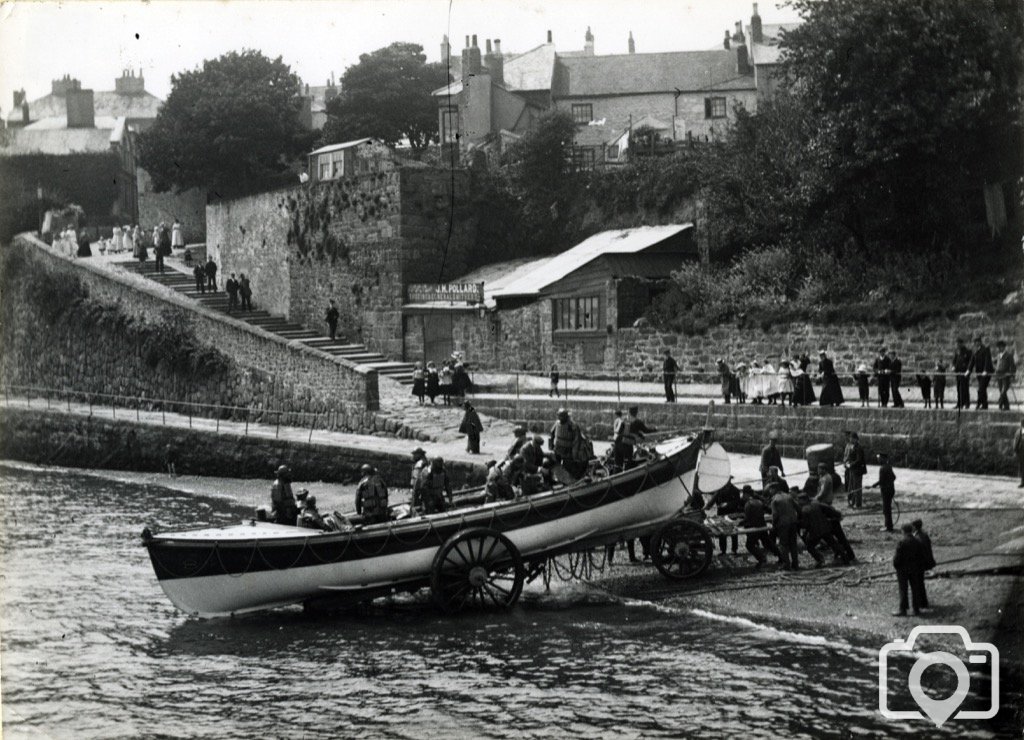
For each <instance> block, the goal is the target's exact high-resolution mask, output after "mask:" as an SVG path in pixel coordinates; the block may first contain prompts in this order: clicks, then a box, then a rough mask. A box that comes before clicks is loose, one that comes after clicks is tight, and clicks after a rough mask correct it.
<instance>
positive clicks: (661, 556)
mask: <svg viewBox="0 0 1024 740" xmlns="http://www.w3.org/2000/svg"><path fill="white" fill-rule="evenodd" d="M638 452H639V453H640V455H641V456H642V457H643V458H644V459H643V460H641V461H640V462H639V463H638V464H637V465H636V466H635V467H632V468H629V469H627V470H623V471H620V472H609V471H608V470H607V469H606V468H603V467H601V466H596V467H592V468H591V470H590V475H588V476H587V477H585V478H583V479H581V480H579V481H577V482H575V483H572V484H570V485H566V486H562V487H557V486H556V488H555V489H554V490H551V491H545V492H543V493H539V494H536V495H533V496H529V497H524V498H520V499H516V500H513V501H498V502H490V503H483V502H482V501H483V491H482V489H473V490H469V491H464V492H462V493H461V495H459V496H458V497H457V499H456V505H455V507H454V508H452V509H450V510H448V511H445V512H442V513H436V514H427V515H422V516H413V517H408V518H402V519H394V520H391V521H388V522H383V523H379V524H372V525H366V526H356V527H353V528H351V529H347V530H343V531H335V532H319V531H314V530H308V529H299V528H296V527H290V526H284V525H279V524H271V523H268V522H260V521H255V520H252V521H249V522H246V523H243V524H239V525H234V526H227V527H217V528H207V529H198V530H189V531H179V532H165V533H159V534H153V533H152V532H150V530H149V529H146V530H145V531H144V532H143V543H144V544H145V546H146V547H147V549H148V550H149V555H150V559H151V560H152V563H153V568H154V570H155V571H156V576H157V579H158V581H159V583H160V586H161V587H162V588H163V590H164V592H165V593H166V594H167V596H168V598H170V600H171V602H172V603H173V604H174V605H175V606H176V607H178V608H179V609H181V610H182V611H185V612H187V613H189V614H193V615H197V616H203V617H215V616H226V615H234V614H241V613H246V612H251V611H258V610H262V609H270V608H274V607H278V606H284V605H288V604H297V603H302V604H306V605H310V606H316V605H319V604H336V603H345V602H356V601H366V600H370V599H373V598H377V597H380V596H386V595H390V594H394V593H398V592H402V591H415V590H418V589H421V588H425V587H426V588H429V589H430V590H431V593H432V596H433V599H434V601H435V602H436V603H437V605H438V606H439V607H440V608H441V609H442V610H444V611H446V612H457V611H459V610H461V609H463V608H466V607H470V606H478V607H511V606H512V605H514V604H515V603H516V602H517V601H518V599H519V596H520V594H521V593H522V590H523V586H524V584H525V583H526V582H527V581H528V580H532V579H533V578H535V577H537V575H539V573H540V572H541V571H542V570H543V567H544V563H545V562H546V561H547V560H548V559H549V558H552V557H556V556H558V555H562V554H565V553H571V552H582V551H586V550H590V549H593V548H595V547H599V546H602V545H607V544H611V543H614V542H619V541H621V540H624V539H631V538H635V537H640V536H645V535H651V536H652V543H651V545H652V560H653V561H654V564H655V565H656V566H657V568H658V570H659V571H660V572H661V573H662V574H663V575H665V576H666V577H667V578H672V579H685V578H692V577H695V576H698V575H700V574H701V573H703V572H704V570H705V569H706V568H707V567H708V564H709V563H710V562H711V557H712V534H711V532H710V531H709V530H708V529H707V528H706V527H705V526H704V525H703V524H701V520H702V519H703V513H702V511H701V510H700V509H699V508H692V505H691V502H692V501H693V495H694V493H695V492H696V491H697V490H698V488H699V489H700V490H703V491H704V492H711V491H714V490H717V489H718V488H720V487H722V486H723V485H725V484H726V483H727V482H728V480H729V462H728V455H727V454H726V453H725V450H724V449H722V447H721V445H719V444H717V443H715V442H714V441H713V440H712V435H711V433H710V432H709V431H705V432H702V433H700V434H692V435H682V436H675V437H672V438H668V439H665V440H664V441H662V442H659V443H657V444H651V445H649V446H647V447H644V448H641V449H640V450H638Z"/></svg>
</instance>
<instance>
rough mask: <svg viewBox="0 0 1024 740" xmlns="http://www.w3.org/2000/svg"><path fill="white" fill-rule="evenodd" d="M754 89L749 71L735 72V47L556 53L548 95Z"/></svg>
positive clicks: (559, 96) (558, 96)
mask: <svg viewBox="0 0 1024 740" xmlns="http://www.w3.org/2000/svg"><path fill="white" fill-rule="evenodd" d="M677 89H678V90H681V91H683V92H694V91H703V90H711V89H714V90H753V89H754V77H753V75H740V74H738V73H737V71H736V52H735V51H731V50H727V49H713V50H711V51H672V52H663V53H658V54H612V55H609V56H594V57H570V58H566V57H561V56H559V57H558V60H557V63H556V65H555V75H554V82H553V84H552V89H551V95H552V97H555V98H566V97H591V96H599V95H641V94H644V93H666V92H674V91H675V90H677Z"/></svg>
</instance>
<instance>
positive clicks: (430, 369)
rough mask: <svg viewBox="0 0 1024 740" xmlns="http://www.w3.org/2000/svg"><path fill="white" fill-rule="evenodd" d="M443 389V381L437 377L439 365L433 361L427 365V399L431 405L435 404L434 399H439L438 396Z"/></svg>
mask: <svg viewBox="0 0 1024 740" xmlns="http://www.w3.org/2000/svg"><path fill="white" fill-rule="evenodd" d="M440 388H441V381H440V379H438V377H437V365H435V364H434V361H433V360H431V361H430V362H428V363H427V397H428V398H429V399H430V402H431V403H434V399H435V398H437V394H438V392H439V391H440Z"/></svg>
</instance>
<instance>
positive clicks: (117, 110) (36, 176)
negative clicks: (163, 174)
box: [0, 70, 206, 241]
mask: <svg viewBox="0 0 1024 740" xmlns="http://www.w3.org/2000/svg"><path fill="white" fill-rule="evenodd" d="M13 102H14V108H13V109H12V110H11V111H10V112H9V113H8V115H7V117H6V124H7V131H6V135H5V137H4V139H3V141H2V142H0V188H2V190H0V204H2V210H0V235H4V236H5V235H8V234H9V233H11V231H12V230H20V229H28V228H35V227H36V226H37V223H36V222H37V218H38V215H37V213H38V210H39V208H40V206H48V205H50V204H63V203H67V202H70V203H76V204H78V205H80V206H81V207H82V208H83V209H84V210H85V213H86V216H87V219H88V220H89V223H90V225H92V226H98V227H108V228H109V227H111V226H113V225H114V224H124V223H130V224H136V223H139V224H143V225H144V226H147V227H149V226H152V225H153V224H156V223H159V222H160V221H166V222H167V223H171V221H172V220H173V219H174V218H175V217H177V218H178V220H179V221H180V222H181V223H182V225H183V227H184V230H185V234H186V239H188V240H190V241H201V240H202V239H203V238H204V237H205V233H206V218H205V210H206V194H205V192H203V191H200V190H189V191H186V192H183V193H173V192H171V193H157V192H155V191H154V190H153V188H152V183H151V181H150V178H149V175H148V174H147V173H146V172H145V170H143V169H141V168H140V167H139V166H138V163H137V161H136V159H137V149H138V147H137V138H136V137H137V135H138V134H139V133H140V132H142V131H145V130H146V129H148V128H149V127H150V126H152V125H153V122H154V121H155V120H156V117H157V114H158V113H159V110H160V106H161V105H162V104H163V102H162V101H161V100H160V98H158V97H156V96H155V95H153V94H152V93H150V92H148V91H147V90H146V82H145V78H144V77H143V75H142V73H141V71H140V72H139V73H138V74H136V73H135V72H134V71H132V70H124V71H122V73H121V76H120V77H118V78H116V79H115V80H114V89H113V90H91V89H85V88H83V87H82V83H81V81H80V80H78V79H76V78H74V77H72V76H71V75H70V74H66V75H64V76H63V77H61V78H59V79H56V80H53V81H52V82H51V85H50V92H49V93H48V94H47V95H44V96H43V97H40V98H36V99H33V100H28V96H27V95H26V93H25V91H24V90H18V91H16V92H15V93H14V101H13Z"/></svg>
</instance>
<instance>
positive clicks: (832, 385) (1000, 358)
mask: <svg viewBox="0 0 1024 740" xmlns="http://www.w3.org/2000/svg"><path fill="white" fill-rule="evenodd" d="M664 354H665V356H664V359H663V363H662V378H663V381H664V384H665V400H666V401H667V402H669V403H673V402H674V401H675V400H676V391H675V386H676V380H677V377H678V374H679V364H678V362H677V361H676V359H675V358H674V357H672V353H671V351H670V350H665V353H664ZM776 359H778V358H776ZM715 365H716V373H717V375H718V378H719V380H720V383H721V395H722V400H723V401H724V402H725V403H733V402H735V403H752V404H765V405H776V404H778V405H782V406H786V405H788V406H807V405H811V404H814V403H818V404H820V405H822V406H839V405H840V404H843V403H845V402H846V397H845V396H844V394H843V384H842V382H841V381H842V380H843V376H842V375H841V374H840V373H839V371H837V369H836V366H835V362H834V361H833V360H832V358H831V357H829V355H828V352H827V351H826V350H824V349H823V350H821V351H820V352H819V353H818V361H817V364H816V365H813V366H812V361H811V358H810V357H809V356H808V355H807V354H806V353H803V354H798V355H793V357H792V358H785V357H783V358H782V359H780V360H778V366H776V365H774V364H773V362H772V358H771V357H766V358H764V360H753V361H751V362H750V363H749V364H748V363H747V362H745V361H740V362H737V363H735V364H734V365H733V366H731V367H730V365H729V363H728V362H726V361H725V360H724V359H722V358H719V359H718V360H717V361H716V363H715ZM911 372H913V377H912V378H911V377H910V374H909V372H907V373H905V371H904V366H903V360H902V359H901V358H900V356H899V353H898V351H897V350H896V349H895V348H888V349H887V348H884V347H883V348H880V349H879V350H878V353H877V356H876V357H875V358H874V360H873V361H872V364H871V366H870V367H869V366H868V364H867V363H866V362H861V363H859V364H858V365H857V366H856V367H855V368H854V369H853V371H852V372H851V373H850V374H849V377H850V379H852V381H853V385H854V386H855V387H856V388H857V396H858V401H859V403H860V405H861V406H862V407H866V406H870V405H872V403H876V404H877V405H878V406H880V407H883V408H884V407H887V406H889V404H890V402H891V403H892V406H893V408H903V406H904V401H903V394H902V392H901V389H902V388H903V383H904V380H907V381H911V380H912V382H913V383H914V384H915V385H916V386H917V388H918V389H919V391H920V394H921V400H922V402H923V404H924V407H925V408H933V407H934V408H945V407H946V388H947V386H950V387H951V389H952V390H953V391H954V393H955V405H954V406H953V408H955V409H970V408H971V392H972V383H973V385H974V389H975V399H974V403H975V405H974V408H975V409H977V410H985V409H988V407H989V385H990V384H991V382H992V380H993V379H994V380H995V383H996V390H997V393H998V399H997V405H998V407H999V409H1001V410H1007V411H1008V410H1009V409H1010V404H1011V401H1010V394H1011V393H1012V386H1013V380H1014V377H1015V375H1016V373H1017V363H1016V360H1015V358H1014V353H1013V350H1012V349H1009V348H1008V347H1007V344H1006V342H1005V341H1003V340H1001V339H1000V340H999V341H997V342H996V351H995V355H993V353H992V350H991V348H990V347H989V346H988V345H987V344H986V343H985V340H984V337H981V336H978V337H975V338H974V342H973V349H971V348H968V346H967V343H966V341H965V340H964V339H963V338H960V339H957V341H956V348H955V349H954V351H953V354H952V357H951V359H950V361H948V362H947V361H946V360H945V359H943V358H938V359H936V361H935V363H934V364H933V365H931V366H930V367H927V368H924V367H921V368H915V369H914V370H913V371H911ZM815 384H820V385H821V389H820V392H819V394H815V388H814V386H815ZM871 386H875V387H876V388H877V391H876V395H875V399H874V401H872V398H871ZM1015 400H1016V399H1015ZM952 401H953V399H951V402H952Z"/></svg>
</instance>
